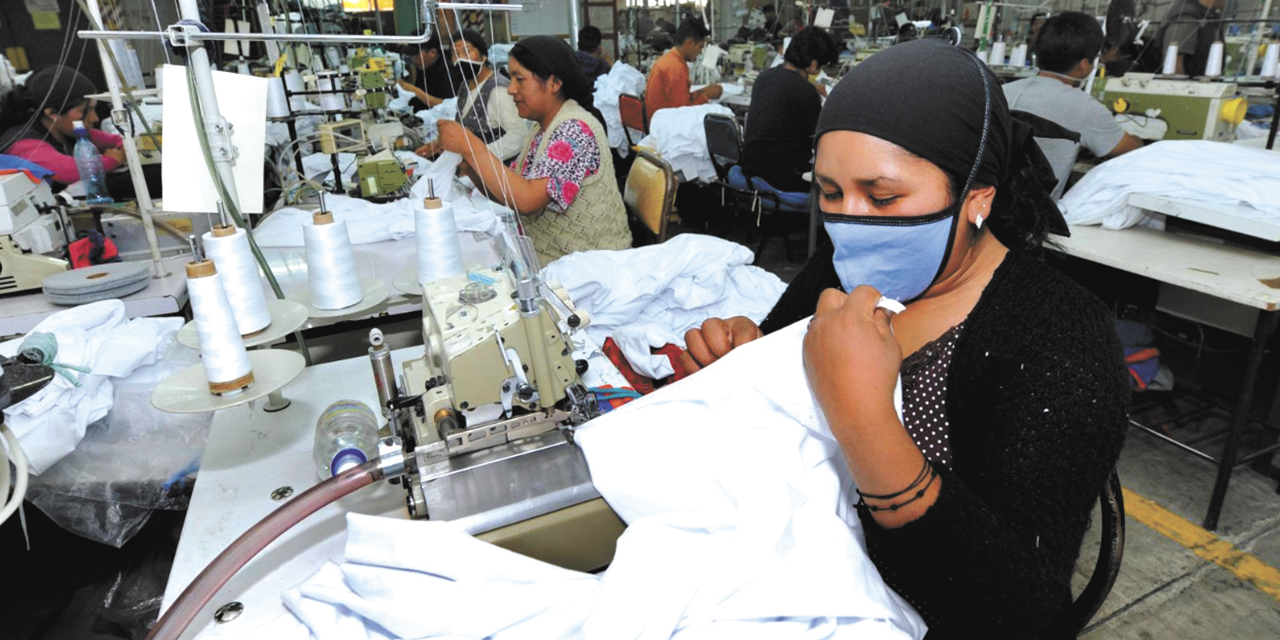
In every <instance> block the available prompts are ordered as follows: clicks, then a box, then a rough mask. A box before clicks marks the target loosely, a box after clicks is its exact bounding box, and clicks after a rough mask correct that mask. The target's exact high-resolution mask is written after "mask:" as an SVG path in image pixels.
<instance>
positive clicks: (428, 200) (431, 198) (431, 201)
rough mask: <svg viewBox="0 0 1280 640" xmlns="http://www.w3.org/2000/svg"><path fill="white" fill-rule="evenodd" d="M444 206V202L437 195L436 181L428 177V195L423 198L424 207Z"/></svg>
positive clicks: (436, 207) (438, 207)
mask: <svg viewBox="0 0 1280 640" xmlns="http://www.w3.org/2000/svg"><path fill="white" fill-rule="evenodd" d="M442 207H444V203H443V202H441V201H440V198H437V197H436V183H435V181H433V180H432V179H431V178H427V197H425V198H423V199H422V208H423V209H440V208H442Z"/></svg>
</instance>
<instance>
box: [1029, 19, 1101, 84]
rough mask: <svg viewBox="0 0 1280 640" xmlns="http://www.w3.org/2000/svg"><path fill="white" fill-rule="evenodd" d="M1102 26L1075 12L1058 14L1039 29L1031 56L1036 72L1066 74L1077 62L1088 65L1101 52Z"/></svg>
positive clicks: (1094, 20)
mask: <svg viewBox="0 0 1280 640" xmlns="http://www.w3.org/2000/svg"><path fill="white" fill-rule="evenodd" d="M1102 38H1103V35H1102V26H1101V25H1099V24H1098V21H1097V20H1096V19H1094V17H1093V16H1090V15H1088V14H1085V13H1080V12H1079V11H1066V12H1063V13H1059V14H1058V15H1056V16H1053V17H1052V18H1049V19H1048V20H1045V22H1044V24H1043V25H1041V26H1040V34H1039V35H1038V36H1036V45H1035V54H1036V60H1037V61H1038V62H1039V65H1040V68H1041V69H1043V70H1045V71H1052V72H1054V73H1066V72H1067V71H1070V70H1071V69H1072V67H1075V66H1076V65H1077V64H1079V63H1080V61H1081V60H1089V61H1092V60H1093V59H1094V58H1095V57H1097V55H1098V51H1099V50H1100V49H1102Z"/></svg>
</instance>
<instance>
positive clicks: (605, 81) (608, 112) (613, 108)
mask: <svg viewBox="0 0 1280 640" xmlns="http://www.w3.org/2000/svg"><path fill="white" fill-rule="evenodd" d="M644 86H645V80H644V74H643V73H640V72H639V71H638V70H636V68H635V67H632V66H629V65H627V64H626V63H624V62H615V63H613V66H612V67H610V68H609V73H606V74H605V75H602V76H600V77H599V78H596V84H595V94H594V95H595V105H596V108H597V109H599V110H600V115H602V116H604V126H605V130H606V131H608V133H609V146H610V147H613V148H614V149H617V150H618V151H619V152H621V153H622V155H623V156H624V157H625V156H626V155H627V152H629V151H630V150H629V149H628V148H627V134H626V133H625V132H624V131H623V130H622V114H621V113H620V112H619V111H618V96H620V95H622V94H624V93H630V94H632V95H637V96H638V95H641V94H643V93H644Z"/></svg>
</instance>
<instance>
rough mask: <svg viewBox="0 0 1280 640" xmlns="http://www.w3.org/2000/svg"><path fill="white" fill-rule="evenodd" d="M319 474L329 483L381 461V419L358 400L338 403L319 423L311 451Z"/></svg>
mask: <svg viewBox="0 0 1280 640" xmlns="http://www.w3.org/2000/svg"><path fill="white" fill-rule="evenodd" d="M311 453H312V457H313V458H314V460H315V463H316V474H317V475H319V476H320V479H321V480H327V479H329V478H330V477H332V476H335V475H337V474H339V473H341V472H343V471H346V470H347V469H349V468H351V467H353V466H358V465H362V464H364V463H366V462H368V461H370V460H373V459H374V458H376V457H378V418H377V416H375V415H374V413H373V409H370V408H369V405H367V404H365V403H363V402H360V401H359V400H339V401H337V402H334V403H333V404H331V405H329V406H328V407H327V408H325V410H324V412H323V413H321V414H320V419H319V420H317V421H316V438H315V445H314V447H313V448H312V450H311Z"/></svg>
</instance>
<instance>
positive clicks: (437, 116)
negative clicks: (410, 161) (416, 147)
mask: <svg viewBox="0 0 1280 640" xmlns="http://www.w3.org/2000/svg"><path fill="white" fill-rule="evenodd" d="M414 115H416V116H418V119H419V120H422V139H423V140H435V139H436V136H438V135H440V127H439V126H438V125H437V124H436V123H438V122H440V121H441V120H456V119H457V118H458V99H457V98H449V99H448V100H445V101H443V102H441V103H440V104H438V105H436V106H434V107H431V108H430V109H423V110H422V111H419V112H417V113H415V114H414Z"/></svg>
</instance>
